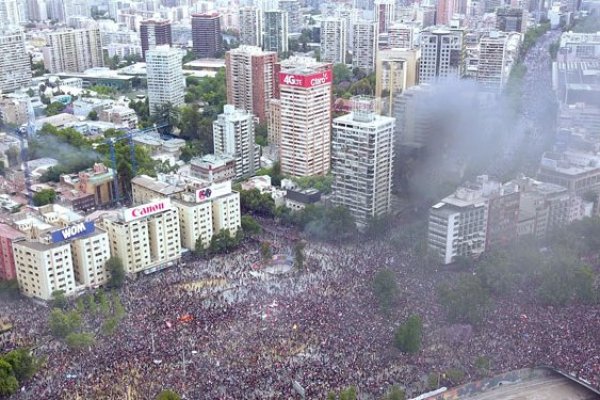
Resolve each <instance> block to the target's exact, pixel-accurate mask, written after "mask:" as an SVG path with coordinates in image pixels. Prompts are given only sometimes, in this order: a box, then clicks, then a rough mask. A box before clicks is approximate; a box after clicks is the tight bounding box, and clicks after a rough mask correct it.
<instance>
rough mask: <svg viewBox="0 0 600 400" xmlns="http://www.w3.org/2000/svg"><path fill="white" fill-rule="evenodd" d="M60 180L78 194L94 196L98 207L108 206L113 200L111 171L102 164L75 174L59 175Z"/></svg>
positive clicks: (112, 176)
mask: <svg viewBox="0 0 600 400" xmlns="http://www.w3.org/2000/svg"><path fill="white" fill-rule="evenodd" d="M60 180H61V183H63V184H66V185H67V186H71V187H73V188H74V189H76V190H78V191H80V192H83V193H87V194H92V195H94V201H95V203H96V205H98V206H101V205H106V204H109V203H111V202H112V200H113V197H114V195H113V190H114V188H113V180H114V175H113V170H112V169H111V168H108V167H107V166H106V165H104V164H102V163H96V164H94V166H93V167H91V168H88V169H86V170H83V171H80V172H79V173H77V174H71V175H61V177H60Z"/></svg>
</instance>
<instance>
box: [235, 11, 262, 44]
mask: <svg viewBox="0 0 600 400" xmlns="http://www.w3.org/2000/svg"><path fill="white" fill-rule="evenodd" d="M262 20H263V13H262V10H261V9H260V8H257V7H252V6H248V7H241V8H240V44H241V45H246V46H260V45H261V43H262V29H263V28H262V25H263V22H262Z"/></svg>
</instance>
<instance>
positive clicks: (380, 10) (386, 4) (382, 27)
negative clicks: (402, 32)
mask: <svg viewBox="0 0 600 400" xmlns="http://www.w3.org/2000/svg"><path fill="white" fill-rule="evenodd" d="M374 12H375V23H376V24H377V29H378V33H385V32H387V31H388V28H389V27H390V26H391V25H392V24H393V23H394V21H395V20H396V0H375V10H374Z"/></svg>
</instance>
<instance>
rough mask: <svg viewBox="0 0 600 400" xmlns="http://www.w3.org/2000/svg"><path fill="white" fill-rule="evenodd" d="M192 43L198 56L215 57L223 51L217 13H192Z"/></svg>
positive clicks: (219, 17) (219, 19)
mask: <svg viewBox="0 0 600 400" xmlns="http://www.w3.org/2000/svg"><path fill="white" fill-rule="evenodd" d="M192 44H193V50H194V53H195V54H196V56H197V57H198V58H216V57H219V56H220V55H221V54H222V53H223V36H222V35H221V15H220V14H219V13H216V12H215V13H205V14H192Z"/></svg>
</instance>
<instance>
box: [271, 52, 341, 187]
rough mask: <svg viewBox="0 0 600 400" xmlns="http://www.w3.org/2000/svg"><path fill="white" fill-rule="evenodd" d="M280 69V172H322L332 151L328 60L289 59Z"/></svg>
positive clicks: (302, 173)
mask: <svg viewBox="0 0 600 400" xmlns="http://www.w3.org/2000/svg"><path fill="white" fill-rule="evenodd" d="M288 61H290V64H291V63H293V64H295V66H293V67H284V66H282V69H281V72H280V73H279V100H280V110H281V112H280V115H281V116H280V120H279V124H280V130H281V148H280V157H281V172H282V173H284V174H288V175H291V176H311V175H324V174H326V173H327V172H328V171H329V167H330V154H331V149H330V147H331V101H332V99H331V96H332V71H331V68H332V66H331V64H326V63H319V62H316V61H311V60H310V59H292V60H288Z"/></svg>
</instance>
